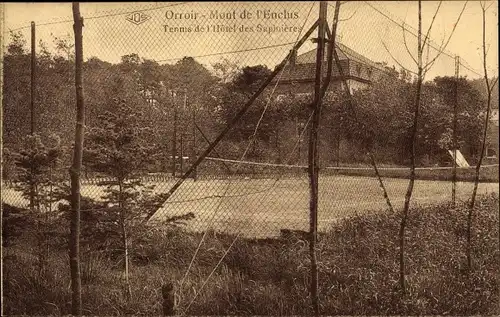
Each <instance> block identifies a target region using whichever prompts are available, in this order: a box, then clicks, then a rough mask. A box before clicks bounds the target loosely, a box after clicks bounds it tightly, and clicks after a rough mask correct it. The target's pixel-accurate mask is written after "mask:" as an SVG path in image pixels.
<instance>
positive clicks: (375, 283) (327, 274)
mask: <svg viewBox="0 0 500 317" xmlns="http://www.w3.org/2000/svg"><path fill="white" fill-rule="evenodd" d="M498 202H499V201H498V195H496V194H493V195H486V196H482V197H481V199H480V200H479V202H478V204H477V208H476V210H475V216H474V231H473V246H474V249H473V260H474V261H473V263H474V266H473V269H472V270H471V271H468V270H467V269H466V267H465V263H466V259H465V241H466V240H465V226H466V209H465V208H464V207H463V206H462V205H459V206H458V207H457V208H452V207H451V206H450V205H448V204H438V205H432V206H427V207H422V206H420V207H417V208H414V209H413V210H411V213H410V219H409V223H408V232H407V235H406V241H407V246H408V249H407V252H406V254H405V256H406V261H407V272H406V273H407V277H408V289H409V292H408V294H407V295H406V296H402V295H401V294H400V293H399V291H398V289H397V277H398V263H397V253H398V247H397V231H398V226H399V216H398V215H390V214H387V213H365V214H360V215H358V216H353V217H349V218H346V219H343V220H341V221H339V222H337V223H335V224H334V225H332V226H331V227H330V228H329V230H327V231H326V232H325V233H323V234H321V236H320V238H319V244H318V263H319V264H318V265H319V281H320V283H319V290H320V292H319V294H320V302H321V312H322V314H327V315H368V314H370V315H437V314H439V315H477V314H480V315H498V314H500V310H499V306H498V304H499V301H500V296H499V292H500V291H499V286H500V252H499V247H498V246H499V244H498V243H499V242H498V236H499V235H498V234H499V232H498V228H499V218H498ZM24 235H29V232H25V233H24ZM200 238H201V234H200V233H193V232H186V231H185V230H181V229H168V230H158V231H151V232H150V234H149V235H148V237H147V239H145V240H144V241H142V242H141V241H136V243H134V244H133V246H134V248H133V253H132V259H133V265H132V272H131V274H132V285H133V288H132V293H133V296H132V299H131V300H126V298H125V295H124V292H123V289H122V281H121V275H120V270H119V265H117V263H116V260H113V259H111V258H109V257H108V256H106V254H107V252H106V251H99V252H97V251H96V250H90V251H89V252H87V251H86V252H85V253H84V256H83V257H82V260H83V264H82V269H83V276H85V278H84V281H83V302H84V313H85V314H87V315H127V314H128V315H142V316H151V315H159V314H161V302H160V297H161V296H160V288H161V286H162V285H163V284H164V283H165V282H167V281H172V282H173V283H174V285H175V289H176V299H177V311H178V312H184V311H185V309H186V308H187V307H188V305H189V303H190V302H191V300H192V299H193V298H194V296H195V293H197V294H198V296H197V298H196V300H195V301H194V302H193V303H192V305H191V306H190V307H189V311H187V314H194V315H309V314H311V313H312V311H311V309H310V300H309V297H308V285H309V260H308V246H307V243H306V242H304V241H302V240H300V238H294V237H293V236H292V237H289V238H288V239H248V238H241V239H239V240H238V241H237V242H236V243H235V244H234V246H233V248H232V249H231V250H230V251H229V253H228V254H227V256H226V257H225V258H224V260H223V261H222V263H221V266H220V267H219V268H218V270H216V271H215V273H214V275H213V276H212V278H211V279H210V281H209V282H208V283H207V284H206V286H205V288H204V289H203V290H201V291H199V288H200V286H201V285H202V283H203V282H204V281H205V279H206V277H207V276H208V274H209V273H210V272H211V271H212V269H213V267H214V266H215V264H216V263H217V262H218V261H219V259H220V258H221V256H222V255H223V254H224V251H225V250H226V248H227V247H228V246H229V244H230V243H231V242H232V241H233V239H234V236H233V235H231V234H221V233H216V232H213V231H211V232H209V233H207V237H206V240H205V242H204V243H203V244H202V247H201V249H200V252H199V253H198V256H197V258H196V260H195V262H194V263H193V266H192V268H191V271H190V273H189V274H188V277H187V278H186V280H185V281H184V283H183V287H182V288H181V287H180V281H181V279H182V276H183V275H184V273H185V271H186V268H187V266H188V264H189V263H190V260H191V257H192V255H193V253H194V251H195V249H196V247H197V245H198V242H199V241H200ZM15 239H16V241H17V243H12V244H11V246H10V247H9V248H7V250H5V249H4V274H6V277H5V280H4V290H5V298H4V307H5V311H6V312H7V313H9V314H12V315H18V314H28V315H49V314H54V315H60V314H68V313H69V311H70V306H69V305H70V304H69V303H70V293H69V292H70V291H69V282H68V281H69V279H68V274H69V267H68V266H69V265H68V263H69V262H68V259H67V255H66V254H67V251H66V250H65V248H64V246H62V247H61V248H59V249H58V248H56V247H53V248H52V250H51V258H50V261H49V264H48V267H47V268H46V270H45V271H44V273H43V274H42V275H40V274H38V272H36V270H34V269H33V268H34V267H35V266H36V265H35V264H36V258H35V257H33V256H30V254H29V252H26V250H29V248H30V245H29V243H30V242H29V241H30V239H25V238H22V237H16V238H15Z"/></svg>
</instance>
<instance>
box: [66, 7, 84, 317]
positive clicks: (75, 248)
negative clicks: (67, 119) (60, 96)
mask: <svg viewBox="0 0 500 317" xmlns="http://www.w3.org/2000/svg"><path fill="white" fill-rule="evenodd" d="M73 21H74V24H73V29H74V32H75V89H76V128H75V146H74V154H73V165H72V166H71V169H70V176H71V227H70V232H71V233H70V241H69V244H70V246H69V253H70V268H71V292H72V296H71V299H72V300H71V314H72V315H77V316H81V315H82V286H81V276H80V172H81V168H82V159H83V137H84V129H85V126H84V124H85V105H84V102H83V79H82V77H83V74H82V68H83V67H82V66H83V35H82V28H83V18H82V17H81V16H80V4H79V3H78V2H74V3H73Z"/></svg>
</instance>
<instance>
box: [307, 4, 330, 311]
mask: <svg viewBox="0 0 500 317" xmlns="http://www.w3.org/2000/svg"><path fill="white" fill-rule="evenodd" d="M327 5H328V4H327V2H326V1H321V2H320V8H319V19H318V21H319V25H318V46H317V51H316V81H315V84H314V105H313V107H314V109H313V117H312V125H311V129H310V132H309V151H308V172H309V191H310V200H309V256H310V259H311V285H310V294H311V304H312V307H313V310H314V315H315V316H319V299H318V266H317V259H316V239H317V235H318V174H319V173H318V172H319V162H318V160H319V152H318V128H319V121H320V116H321V101H322V96H321V83H322V79H323V57H324V54H325V32H326V16H327V10H328V7H327Z"/></svg>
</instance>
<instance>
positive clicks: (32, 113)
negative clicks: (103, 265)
mask: <svg viewBox="0 0 500 317" xmlns="http://www.w3.org/2000/svg"><path fill="white" fill-rule="evenodd" d="M35 48H36V30H35V22H33V21H31V82H30V89H31V90H30V134H31V135H33V134H34V133H35V85H36V51H35ZM33 174H34V170H33V167H32V168H31V176H30V177H31V179H30V182H31V188H30V210H31V211H32V212H33V211H34V210H35V193H36V190H35V184H34V183H35V181H34V179H33V177H34V175H33Z"/></svg>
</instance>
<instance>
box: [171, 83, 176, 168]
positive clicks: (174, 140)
mask: <svg viewBox="0 0 500 317" xmlns="http://www.w3.org/2000/svg"><path fill="white" fill-rule="evenodd" d="M175 94H176V92H174V91H172V101H173V106H174V131H173V135H172V176H173V177H175V172H176V170H177V103H176V102H175V97H176V96H175Z"/></svg>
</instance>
